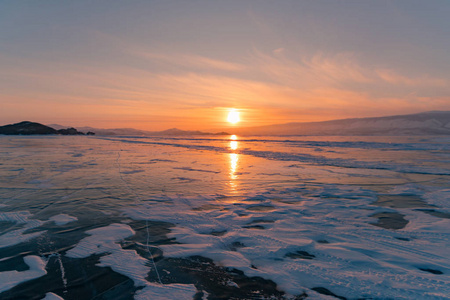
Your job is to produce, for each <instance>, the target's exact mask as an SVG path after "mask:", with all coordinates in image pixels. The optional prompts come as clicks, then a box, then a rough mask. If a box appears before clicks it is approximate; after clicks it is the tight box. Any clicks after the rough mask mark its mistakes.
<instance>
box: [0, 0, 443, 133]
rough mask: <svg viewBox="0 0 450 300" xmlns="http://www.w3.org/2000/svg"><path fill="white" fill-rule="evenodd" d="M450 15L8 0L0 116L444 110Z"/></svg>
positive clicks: (96, 120)
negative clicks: (234, 111) (232, 111)
mask: <svg viewBox="0 0 450 300" xmlns="http://www.w3.org/2000/svg"><path fill="white" fill-rule="evenodd" d="M448 16H450V1H447V0H442V1H437V0H436V1H434V0H430V1H415V0H404V1H383V0H376V1H369V0H365V1H359V0H355V1H352V0H347V1H338V0H335V1H332V0H329V1H322V0H315V1H299V0H296V1H264V0H257V1H246V0H239V1H233V0H228V1H219V0H218V1H195V0H191V1H187V0H186V1H171V0H164V1H152V0H145V1H138V0H130V1H103V0H96V1H84V0H79V1H61V0H53V1H51V0H42V1H34V0H33V1H31V0H30V1H26V0H24V1H16V0H2V1H0V123H1V124H0V125H4V124H9V123H16V122H20V121H24V120H28V121H35V122H40V123H44V124H61V125H67V126H92V127H98V128H123V127H132V128H137V129H144V130H164V129H168V128H173V127H177V128H180V129H186V130H213V129H227V128H230V127H233V126H242V127H247V126H260V125H268V124H278V123H287V122H310V121H325V120H332V119H342V118H352V117H374V116H386V115H398V114H408V113H417V112H422V111H430V110H450V21H449V19H448V18H449V17H448ZM232 109H235V110H237V111H238V112H239V113H240V119H241V121H240V122H238V123H236V124H230V123H228V122H227V114H228V112H229V111H230V110H232Z"/></svg>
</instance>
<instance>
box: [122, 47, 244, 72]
mask: <svg viewBox="0 0 450 300" xmlns="http://www.w3.org/2000/svg"><path fill="white" fill-rule="evenodd" d="M131 53H132V54H133V55H136V56H138V57H141V58H145V59H148V60H151V61H154V62H157V63H164V64H171V65H176V66H180V67H185V68H189V69H192V68H193V69H213V70H221V71H232V72H237V71H242V70H244V69H245V66H244V65H241V64H238V63H233V62H228V61H223V60H218V59H213V58H210V57H205V56H199V55H193V54H180V53H172V54H163V53H152V52H144V51H132V52H131Z"/></svg>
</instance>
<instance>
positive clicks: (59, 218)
mask: <svg viewBox="0 0 450 300" xmlns="http://www.w3.org/2000/svg"><path fill="white" fill-rule="evenodd" d="M49 220H50V221H53V222H55V224H56V225H58V226H62V225H66V224H68V223H70V222H74V221H77V220H78V218H76V217H72V216H69V215H67V214H59V215H56V216H53V217H50V218H49Z"/></svg>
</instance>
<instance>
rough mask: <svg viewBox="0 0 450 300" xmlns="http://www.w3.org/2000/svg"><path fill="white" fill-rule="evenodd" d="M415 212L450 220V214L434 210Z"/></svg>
mask: <svg viewBox="0 0 450 300" xmlns="http://www.w3.org/2000/svg"><path fill="white" fill-rule="evenodd" d="M415 210H417V211H421V212H424V213H426V214H429V215H431V216H434V217H437V218H442V219H450V214H449V213H446V212H441V211H437V210H434V209H415Z"/></svg>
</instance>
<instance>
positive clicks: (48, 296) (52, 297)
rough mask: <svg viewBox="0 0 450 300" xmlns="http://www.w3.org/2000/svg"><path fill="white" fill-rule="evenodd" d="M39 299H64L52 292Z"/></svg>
mask: <svg viewBox="0 0 450 300" xmlns="http://www.w3.org/2000/svg"><path fill="white" fill-rule="evenodd" d="M41 300H64V298H62V297H60V296H58V295H56V294H54V293H47V294H45V297H44V298H42V299H41Z"/></svg>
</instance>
